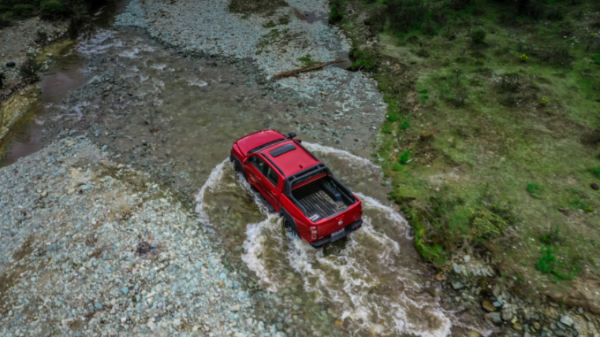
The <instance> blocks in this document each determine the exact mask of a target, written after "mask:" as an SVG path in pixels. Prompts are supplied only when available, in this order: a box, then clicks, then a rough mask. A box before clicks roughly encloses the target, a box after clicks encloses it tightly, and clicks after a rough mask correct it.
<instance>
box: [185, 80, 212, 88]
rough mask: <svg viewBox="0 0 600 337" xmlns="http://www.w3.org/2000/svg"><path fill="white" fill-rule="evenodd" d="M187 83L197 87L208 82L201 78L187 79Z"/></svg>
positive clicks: (203, 85)
mask: <svg viewBox="0 0 600 337" xmlns="http://www.w3.org/2000/svg"><path fill="white" fill-rule="evenodd" d="M188 85H190V86H191V85H195V86H197V87H205V86H207V85H208V83H206V82H204V81H202V80H199V79H196V80H192V81H188Z"/></svg>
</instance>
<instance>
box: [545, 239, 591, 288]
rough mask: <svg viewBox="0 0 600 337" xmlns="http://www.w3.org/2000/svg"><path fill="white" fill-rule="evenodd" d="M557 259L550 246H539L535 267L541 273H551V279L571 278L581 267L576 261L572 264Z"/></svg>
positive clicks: (554, 280)
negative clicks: (538, 255)
mask: <svg viewBox="0 0 600 337" xmlns="http://www.w3.org/2000/svg"><path fill="white" fill-rule="evenodd" d="M572 262H573V261H570V263H566V262H561V261H559V260H558V259H557V258H556V256H554V252H553V249H552V247H549V246H544V247H542V248H541V254H540V257H539V258H538V262H537V265H536V267H537V269H538V270H539V271H541V272H542V273H546V274H552V281H553V282H556V281H558V280H572V279H573V278H574V277H575V275H577V272H578V271H579V270H580V269H581V266H580V265H579V264H577V263H575V264H573V263H572Z"/></svg>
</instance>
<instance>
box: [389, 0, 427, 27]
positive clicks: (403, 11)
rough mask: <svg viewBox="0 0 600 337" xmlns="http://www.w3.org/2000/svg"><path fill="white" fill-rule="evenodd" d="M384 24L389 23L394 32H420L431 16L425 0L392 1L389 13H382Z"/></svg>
mask: <svg viewBox="0 0 600 337" xmlns="http://www.w3.org/2000/svg"><path fill="white" fill-rule="evenodd" d="M382 14H383V15H384V17H382V18H380V20H382V21H383V22H385V21H388V22H389V27H390V29H391V30H392V31H393V32H405V33H406V32H408V31H409V30H420V29H421V28H422V26H423V21H424V20H425V18H426V17H427V15H428V14H429V8H428V7H427V6H426V4H425V1H424V0H390V1H389V4H388V8H387V11H385V12H382Z"/></svg>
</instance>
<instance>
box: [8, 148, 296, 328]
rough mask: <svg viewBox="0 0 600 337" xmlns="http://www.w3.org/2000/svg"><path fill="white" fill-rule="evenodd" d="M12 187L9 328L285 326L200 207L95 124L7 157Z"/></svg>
mask: <svg viewBox="0 0 600 337" xmlns="http://www.w3.org/2000/svg"><path fill="white" fill-rule="evenodd" d="M0 192H1V193H0V336H117V335H118V336H146V335H152V336H285V333H284V332H282V331H278V329H277V328H279V329H280V330H281V329H282V327H281V326H276V325H267V324H265V323H263V322H261V321H259V320H255V319H254V317H253V315H252V312H253V311H252V310H253V307H254V306H255V299H254V297H253V296H257V295H256V294H252V293H250V292H248V291H246V290H245V289H246V287H245V286H244V283H243V281H242V279H241V278H240V277H239V275H237V272H236V271H234V270H231V269H230V268H228V266H227V264H226V263H225V262H223V260H222V258H221V255H220V253H217V252H216V248H215V241H214V240H212V239H211V235H212V234H210V233H208V232H205V231H204V230H203V228H202V226H201V224H200V223H199V220H198V218H197V215H196V214H195V213H194V212H193V211H191V210H187V209H184V208H182V207H181V205H180V204H179V203H178V202H177V200H176V199H175V198H173V197H172V196H171V194H170V192H169V191H168V190H164V189H162V188H161V187H159V186H158V185H157V184H154V183H152V182H151V181H150V179H149V177H148V176H147V175H146V174H145V173H142V172H139V171H135V170H133V169H131V168H129V167H127V166H123V165H122V164H115V163H113V162H111V161H110V160H109V159H108V154H107V153H106V152H102V151H101V150H100V149H99V148H98V147H96V146H95V145H93V144H91V143H90V142H89V141H88V140H87V139H86V138H84V136H79V137H77V138H65V139H62V140H60V141H57V142H55V143H52V144H51V145H49V146H47V147H46V148H45V149H43V150H42V151H40V152H38V153H36V154H35V155H31V156H29V157H26V158H22V159H20V160H19V161H18V162H16V163H15V164H13V165H11V166H8V167H4V168H2V169H0ZM259 295H261V296H263V295H262V294H260V293H259ZM264 296H268V295H264Z"/></svg>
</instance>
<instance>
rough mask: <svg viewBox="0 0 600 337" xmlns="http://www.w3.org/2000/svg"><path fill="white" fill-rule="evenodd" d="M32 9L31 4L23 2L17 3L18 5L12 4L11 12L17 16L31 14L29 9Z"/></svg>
mask: <svg viewBox="0 0 600 337" xmlns="http://www.w3.org/2000/svg"><path fill="white" fill-rule="evenodd" d="M32 10H33V5H24V4H19V5H14V6H13V13H14V14H15V15H17V16H24V17H25V16H29V15H31V11H32Z"/></svg>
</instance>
